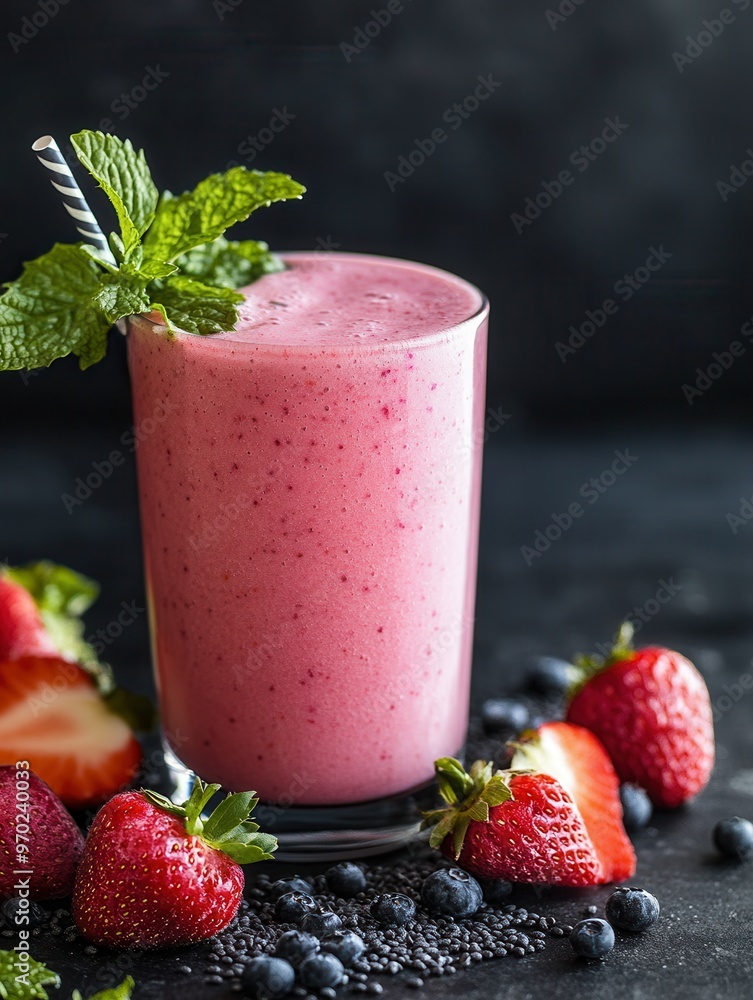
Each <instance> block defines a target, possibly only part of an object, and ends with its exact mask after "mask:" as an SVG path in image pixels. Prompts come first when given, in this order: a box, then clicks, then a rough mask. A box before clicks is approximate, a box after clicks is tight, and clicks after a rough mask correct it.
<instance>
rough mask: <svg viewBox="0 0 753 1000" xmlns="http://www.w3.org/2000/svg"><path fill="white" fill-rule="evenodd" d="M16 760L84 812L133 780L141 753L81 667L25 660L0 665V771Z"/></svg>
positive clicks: (125, 727)
mask: <svg viewBox="0 0 753 1000" xmlns="http://www.w3.org/2000/svg"><path fill="white" fill-rule="evenodd" d="M17 760H28V761H29V762H30V764H31V767H32V769H33V770H34V772H35V773H36V774H38V775H39V777H40V778H42V780H43V781H46V782H47V784H48V785H49V786H50V788H51V789H52V790H53V791H54V792H55V794H56V795H58V796H59V797H60V798H61V799H62V800H63V802H64V803H65V804H66V805H67V806H68V807H69V808H71V809H83V808H86V807H88V806H91V805H99V804H100V803H101V802H103V801H104V800H105V799H106V798H107V797H108V796H109V795H112V794H113V792H116V791H118V790H119V789H121V788H123V787H124V786H125V785H128V784H129V783H130V782H131V781H132V779H133V777H134V775H135V773H136V770H137V768H138V766H139V763H140V760H141V748H140V746H139V744H138V742H137V741H136V739H135V738H134V735H133V733H132V732H131V730H130V728H129V727H128V725H127V724H126V723H125V722H124V721H123V719H122V718H120V717H119V716H118V715H115V714H114V713H113V712H111V711H110V710H109V708H108V706H107V704H106V702H105V701H104V700H103V699H102V697H101V696H100V694H99V692H98V690H97V687H96V685H95V683H94V681H93V680H92V678H91V677H90V676H89V674H87V673H86V672H85V671H84V670H82V668H81V667H79V666H77V665H76V664H75V663H69V662H68V661H67V660H61V659H59V658H57V659H53V658H42V657H34V656H25V657H22V658H21V659H18V660H14V661H12V662H6V663H0V764H14V763H15V762H16V761H17Z"/></svg>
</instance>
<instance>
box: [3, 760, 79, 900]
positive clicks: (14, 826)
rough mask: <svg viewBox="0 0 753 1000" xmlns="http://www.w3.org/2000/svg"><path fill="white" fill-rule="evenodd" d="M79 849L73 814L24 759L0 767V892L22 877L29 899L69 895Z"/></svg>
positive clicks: (12, 891)
mask: <svg viewBox="0 0 753 1000" xmlns="http://www.w3.org/2000/svg"><path fill="white" fill-rule="evenodd" d="M18 765H25V766H18ZM26 827H28V830H26V829H25V828H26ZM17 832H18V839H17V837H16V834H17ZM83 849H84V838H83V836H82V835H81V831H80V830H79V828H78V827H77V826H76V824H75V823H74V821H73V817H72V816H71V815H70V813H68V812H67V811H66V809H65V806H64V805H63V803H62V802H61V801H60V799H59V798H58V797H57V796H56V795H55V793H54V792H53V791H52V789H51V788H50V787H49V786H48V785H46V784H45V783H44V782H43V781H42V780H41V779H40V778H38V777H37V775H36V774H34V772H33V771H29V768H28V761H25V760H19V761H18V762H17V764H14V765H13V766H12V767H0V896H3V895H8V896H12V895H16V894H17V893H18V884H19V880H23V879H24V878H27V877H28V878H29V895H30V897H31V898H32V899H61V898H62V897H64V896H70V894H71V893H72V892H73V880H74V878H75V876H76V868H77V867H78V863H79V861H80V859H81V852H82V851H83ZM20 871H24V872H26V871H28V872H30V873H31V875H30V876H24V875H18V874H15V873H16V872H20Z"/></svg>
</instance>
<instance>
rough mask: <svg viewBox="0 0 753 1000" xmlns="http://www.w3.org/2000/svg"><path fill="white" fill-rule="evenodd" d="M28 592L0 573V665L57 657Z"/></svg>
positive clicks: (55, 649)
mask: <svg viewBox="0 0 753 1000" xmlns="http://www.w3.org/2000/svg"><path fill="white" fill-rule="evenodd" d="M57 655H58V650H57V647H56V646H55V644H54V642H53V641H52V639H51V638H50V637H49V635H48V634H47V631H46V629H45V627H44V625H43V624H42V618H41V615H40V614H39V608H38V607H37V605H36V602H35V601H34V598H33V597H32V596H31V594H30V593H29V591H28V590H27V589H26V588H25V587H22V586H21V584H20V583H16V582H15V581H13V580H11V579H9V577H7V576H5V575H4V573H3V572H2V571H0V662H3V661H5V660H16V659H18V657H19V656H57Z"/></svg>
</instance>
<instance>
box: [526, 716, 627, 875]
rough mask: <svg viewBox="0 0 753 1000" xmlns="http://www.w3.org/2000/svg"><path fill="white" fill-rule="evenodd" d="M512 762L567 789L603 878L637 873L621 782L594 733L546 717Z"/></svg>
mask: <svg viewBox="0 0 753 1000" xmlns="http://www.w3.org/2000/svg"><path fill="white" fill-rule="evenodd" d="M510 767H512V768H513V769H522V768H533V769H534V770H536V771H543V772H544V773H545V774H550V775H551V776H552V777H553V778H556V779H557V781H559V783H560V784H561V785H562V787H563V788H565V789H567V791H568V792H569V793H570V795H572V797H573V800H574V802H575V804H576V806H577V807H578V810H579V812H580V814H581V816H582V817H583V821H584V822H585V824H586V829H587V830H588V835H589V837H590V838H591V842H592V843H593V845H594V847H595V849H596V853H597V854H598V856H599V860H600V861H601V864H602V867H603V869H604V875H605V877H606V880H607V881H609V882H623V881H625V880H626V879H629V878H632V877H633V875H635V851H634V850H633V845H632V844H631V843H630V840H629V838H628V835H627V834H626V833H625V828H624V826H623V825H622V805H621V803H620V781H619V778H618V777H617V775H616V773H615V770H614V767H613V766H612V761H611V760H610V759H609V755H608V754H607V752H606V750H605V749H604V747H603V746H602V744H601V743H600V742H599V740H598V739H597V738H596V737H595V736H594V735H593V733H591V732H589V731H588V730H587V729H583V727H582V726H573V725H571V724H570V723H568V722H547V723H546V724H545V725H543V726H540V727H539V728H538V729H537V730H536V732H535V733H532V734H531V735H530V737H529V738H528V739H527V740H525V741H524V742H523V743H521V744H519V745H518V750H517V752H516V753H515V756H514V757H513V759H512V763H511V764H510Z"/></svg>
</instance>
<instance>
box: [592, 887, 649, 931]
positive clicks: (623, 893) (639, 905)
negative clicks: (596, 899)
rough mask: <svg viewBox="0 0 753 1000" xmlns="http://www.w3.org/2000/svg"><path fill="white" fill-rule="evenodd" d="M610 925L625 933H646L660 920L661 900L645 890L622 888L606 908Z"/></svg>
mask: <svg viewBox="0 0 753 1000" xmlns="http://www.w3.org/2000/svg"><path fill="white" fill-rule="evenodd" d="M604 913H605V914H606V918H607V920H608V921H609V923H610V924H612V925H613V926H614V927H619V928H620V930H623V931H633V932H634V933H637V932H638V931H645V929H646V928H647V927H650V926H651V924H655V923H656V921H657V920H658V919H659V900H658V899H657V898H656V896H652V895H651V893H650V892H646V890H645V889H631V888H628V887H627V886H621V887H620V888H619V889H615V891H614V892H613V893H612V895H611V896H610V897H609V899H608V900H607V902H606V905H605V906H604Z"/></svg>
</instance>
